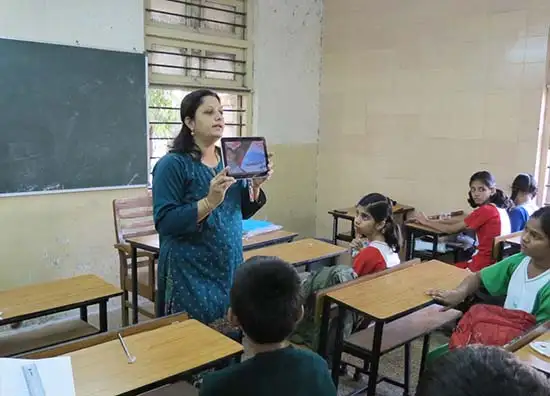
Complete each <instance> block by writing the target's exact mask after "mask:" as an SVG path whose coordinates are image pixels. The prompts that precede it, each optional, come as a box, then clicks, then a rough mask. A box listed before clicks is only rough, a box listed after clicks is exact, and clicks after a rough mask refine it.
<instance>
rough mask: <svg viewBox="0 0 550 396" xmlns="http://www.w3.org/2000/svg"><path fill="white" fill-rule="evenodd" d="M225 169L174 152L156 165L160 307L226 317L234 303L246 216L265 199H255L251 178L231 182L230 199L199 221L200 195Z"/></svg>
mask: <svg viewBox="0 0 550 396" xmlns="http://www.w3.org/2000/svg"><path fill="white" fill-rule="evenodd" d="M221 170H222V164H221V162H220V164H218V166H217V167H216V168H215V169H214V168H210V167H208V166H206V165H204V164H203V163H202V162H200V161H197V160H194V159H193V158H192V157H191V156H190V155H189V154H180V153H170V154H167V155H166V156H164V157H163V158H161V159H160V160H159V161H158V163H157V164H156V166H155V168H154V169H153V211H154V214H153V215H154V220H155V227H156V229H157V231H158V233H159V237H160V256H159V262H158V276H157V282H158V291H157V312H158V314H159V316H162V315H167V314H171V313H176V312H187V313H188V314H189V315H190V316H191V317H193V318H195V319H197V320H200V321H201V322H203V323H211V322H213V321H214V320H217V319H219V318H222V317H224V316H225V314H226V313H227V308H228V306H229V291H230V288H231V285H232V282H233V275H234V273H235V269H236V268H237V266H239V265H240V264H241V263H242V261H243V245H242V220H243V218H244V219H246V218H249V217H251V216H253V215H254V213H255V212H257V211H258V210H259V209H260V208H261V207H262V206H263V205H264V204H265V201H266V199H265V195H264V193H263V192H262V193H261V195H260V199H258V201H257V202H250V198H249V194H248V187H247V185H246V182H244V181H238V182H237V183H235V184H234V185H233V186H231V187H230V188H229V190H228V191H227V193H226V196H225V200H224V201H223V202H222V204H221V205H220V206H218V207H217V208H216V209H215V210H214V211H213V212H212V213H211V214H210V215H209V216H208V217H207V218H206V219H204V220H203V221H202V222H200V223H198V222H197V218H198V217H197V216H198V210H197V201H199V200H200V199H202V198H204V197H206V195H207V194H208V191H209V188H210V181H211V180H212V178H213V177H214V176H215V174H217V173H218V172H220V171H221Z"/></svg>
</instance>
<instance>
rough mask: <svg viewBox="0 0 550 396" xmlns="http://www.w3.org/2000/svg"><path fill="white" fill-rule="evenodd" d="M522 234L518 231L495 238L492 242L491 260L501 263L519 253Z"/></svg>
mask: <svg viewBox="0 0 550 396" xmlns="http://www.w3.org/2000/svg"><path fill="white" fill-rule="evenodd" d="M522 234H523V231H518V232H513V233H511V234H508V235H501V236H498V237H496V238H495V239H494V241H493V253H492V254H493V258H494V259H495V260H496V261H501V260H502V259H504V258H505V257H508V256H511V255H513V254H516V253H519V252H520V251H521V236H522Z"/></svg>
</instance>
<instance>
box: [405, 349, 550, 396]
mask: <svg viewBox="0 0 550 396" xmlns="http://www.w3.org/2000/svg"><path fill="white" fill-rule="evenodd" d="M548 394H550V382H548V379H547V378H545V377H544V375H542V374H541V373H539V372H537V371H536V370H535V369H533V368H531V367H529V366H528V365H527V364H524V363H522V362H520V361H519V360H517V359H516V357H515V356H514V355H513V354H512V353H510V352H507V351H505V350H504V349H502V348H499V347H494V346H483V345H472V346H467V347H465V348H457V349H454V350H452V351H450V352H448V353H446V354H445V355H443V356H440V357H439V358H437V359H436V360H434V361H433V362H432V363H431V364H430V365H429V366H428V367H427V369H426V370H425V371H424V373H422V375H421V376H420V380H419V382H418V387H417V388H416V396H543V395H544V396H546V395H548Z"/></svg>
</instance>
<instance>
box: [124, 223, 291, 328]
mask: <svg viewBox="0 0 550 396" xmlns="http://www.w3.org/2000/svg"><path fill="white" fill-rule="evenodd" d="M297 236H298V234H297V233H295V232H289V231H285V230H279V231H273V232H269V233H266V234H261V235H256V236H253V237H250V238H243V250H245V251H246V250H251V249H256V248H259V247H262V246H268V245H274V244H278V243H284V242H290V241H292V240H293V239H294V238H296V237H297ZM126 243H128V244H129V245H130V256H131V258H132V260H131V265H130V276H131V278H132V323H133V324H136V323H137V321H138V309H137V308H138V294H137V293H136V290H138V279H137V276H136V275H135V274H137V249H141V250H145V251H147V252H151V253H154V254H156V255H158V254H159V251H160V241H159V235H158V234H152V235H145V236H141V237H135V238H128V239H126Z"/></svg>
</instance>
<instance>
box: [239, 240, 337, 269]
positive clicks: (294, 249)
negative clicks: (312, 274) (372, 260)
mask: <svg viewBox="0 0 550 396" xmlns="http://www.w3.org/2000/svg"><path fill="white" fill-rule="evenodd" d="M347 252H348V249H346V248H344V247H341V246H337V245H333V244H330V243H327V242H323V241H319V240H317V239H311V238H308V239H302V240H300V241H295V242H290V243H286V244H281V245H273V246H268V247H265V248H261V249H255V250H248V251H246V252H245V253H244V259H245V260H248V259H249V258H250V257H254V256H276V257H279V258H280V259H282V260H285V261H287V262H289V263H290V264H292V265H294V266H297V267H298V266H302V265H304V266H305V267H306V270H308V269H309V266H310V264H312V263H315V262H318V261H321V260H324V259H329V258H336V257H337V256H340V255H342V254H344V253H347Z"/></svg>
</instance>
